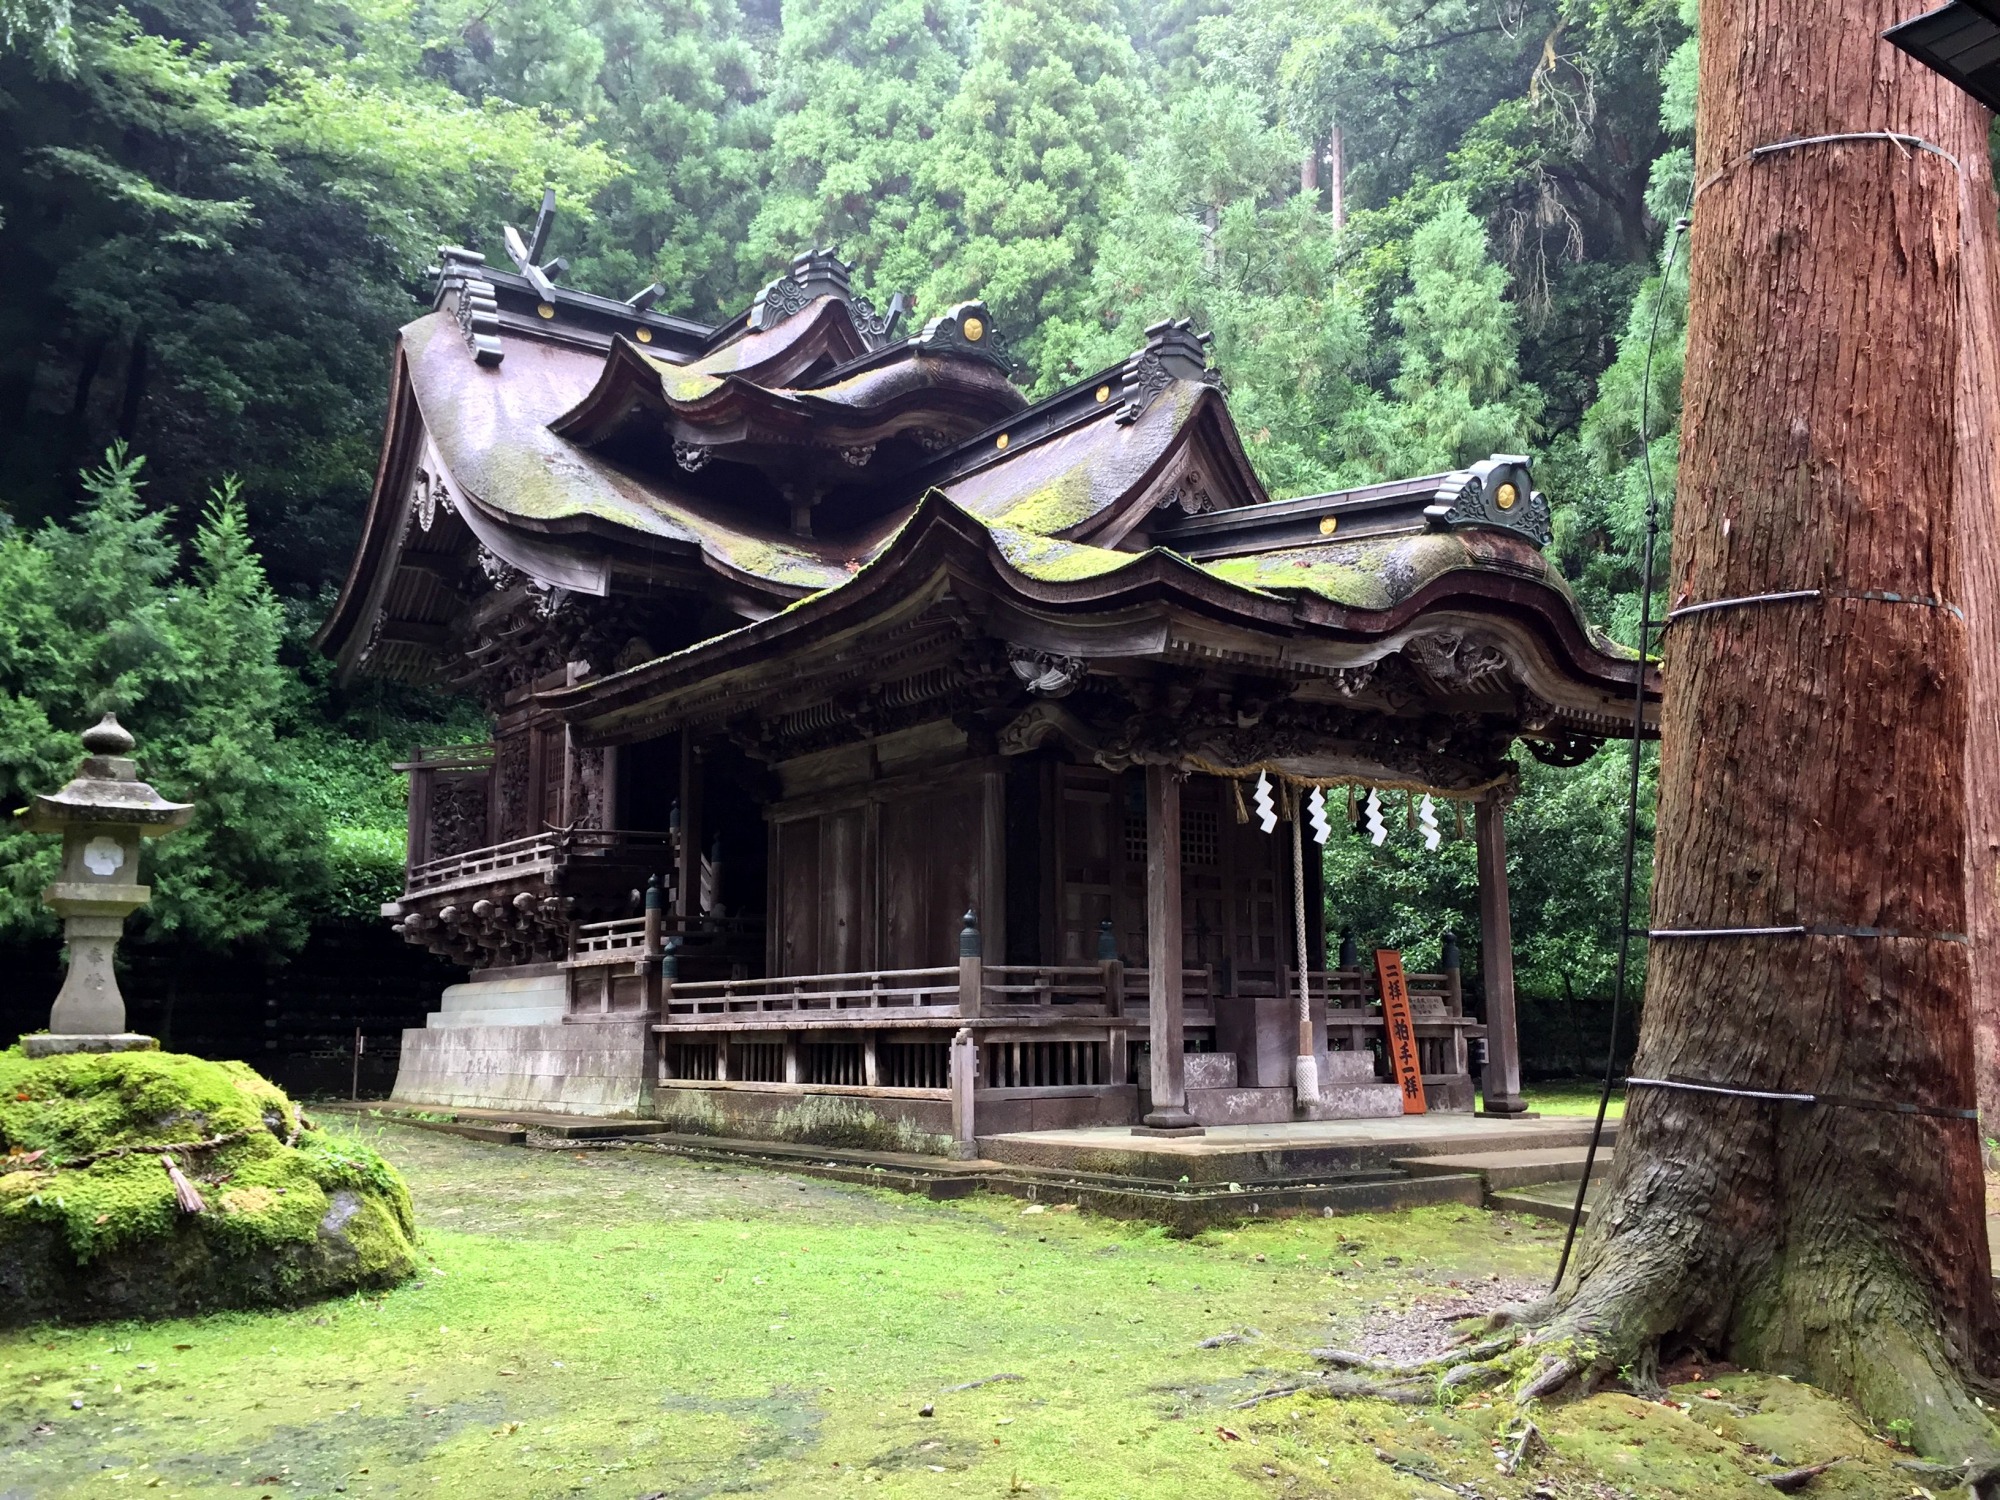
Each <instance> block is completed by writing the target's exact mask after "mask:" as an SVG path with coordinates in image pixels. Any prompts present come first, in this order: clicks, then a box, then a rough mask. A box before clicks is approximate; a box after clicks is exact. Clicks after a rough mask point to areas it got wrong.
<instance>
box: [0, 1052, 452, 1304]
mask: <svg viewBox="0 0 2000 1500" xmlns="http://www.w3.org/2000/svg"><path fill="white" fill-rule="evenodd" d="M162 1156H166V1157H167V1158H169V1159H170V1160H171V1161H172V1162H173V1164H174V1166H175V1167H176V1168H177V1169H178V1171H179V1172H180V1173H181V1175H182V1176H183V1177H184V1179H185V1180H186V1182H187V1184H188V1185H189V1186H190V1187H191V1188H192V1189H193V1191H194V1193H195V1195H197V1196H198V1197H199V1198H200V1200H201V1203H202V1206H201V1208H200V1209H199V1210H198V1211H190V1210H189V1209H188V1208H185V1207H183V1206H182V1204H181V1202H180V1198H179V1195H178V1193H177V1190H176V1185H175V1183H174V1180H173V1176H172V1174H170V1173H169V1171H168V1169H167V1166H166V1165H165V1163H164V1162H163V1161H162V1160H161V1158H162ZM415 1239H416V1222H415V1219H414V1217H413V1215H412V1213H411V1209H410V1195H409V1192H408V1190H407V1189H406V1188H405V1187H404V1186H403V1182H402V1179H401V1178H400V1177H398V1176H397V1175H396V1172H395V1170H394V1169H393V1168H391V1167H390V1166H389V1165H388V1163H386V1162H385V1161H383V1160H382V1159H381V1157H379V1156H377V1155H376V1154H375V1153H374V1152H373V1151H371V1150H369V1149H368V1148H367V1147H365V1146H362V1145H360V1144H358V1143H354V1142H349V1141H339V1140H335V1139H333V1138H331V1137H330V1136H328V1135H327V1134H326V1133H325V1132H323V1131H320V1130H319V1129H317V1128H316V1127H314V1126H313V1124H312V1123H311V1122H310V1121H309V1120H307V1119H306V1117H305V1115H304V1113H303V1112H302V1111H301V1110H300V1109H299V1107H298V1106H297V1105H295V1104H294V1103H292V1101H291V1100H290V1099H288V1098H286V1097H285V1094H284V1093H283V1091H281V1090H280V1089H278V1088H277V1087H276V1086H275V1085H273V1084H271V1083H269V1082H268V1081H266V1080H265V1079H263V1078H261V1077H259V1076H258V1075H257V1074H256V1073H255V1072H253V1071H252V1070H251V1069H250V1068H248V1067H246V1066H244V1065H243V1064H242V1063H235V1062H208V1061H206V1060H204V1059H202V1058H198V1057H187V1056H183V1055H180V1054H178V1053H172V1052H120V1053H78V1054H73V1055H70V1056H64V1057H51V1058H45V1059H42V1060H40V1061H30V1060H29V1059H28V1058H27V1057H26V1056H24V1055H23V1054H22V1051H21V1049H20V1048H19V1047H10V1048H7V1049H6V1050H4V1051H0V1326H8V1325H18V1324H22V1323H30V1322H36V1321H40V1320H43V1319H50V1318H69V1319H87V1318H114V1317H162V1316H167V1315H170V1314H177V1313H185V1312H193V1311H198V1310H201V1309H206V1308H217V1307H250V1306H262V1305H269V1304H283V1303H293V1302H299V1301H303V1300H306V1299H308V1298H312V1297H317V1296H323V1295H326V1294H328V1293H334V1292H347V1291H352V1290H355V1289H357V1288H362V1287H382V1286H389V1285H392V1284H394V1283H395V1282H398V1281H401V1280H402V1279H404V1278H405V1277H407V1276H409V1275H411V1274H412V1273H413V1272H414V1271H415V1270H416V1254H415V1251H414V1249H413V1245H414V1242H415Z"/></svg>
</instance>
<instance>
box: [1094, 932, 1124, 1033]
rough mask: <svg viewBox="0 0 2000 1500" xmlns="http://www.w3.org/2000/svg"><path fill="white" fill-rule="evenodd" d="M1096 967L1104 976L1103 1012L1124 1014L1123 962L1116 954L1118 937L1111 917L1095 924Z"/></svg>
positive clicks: (1110, 1014) (1117, 1015) (1115, 1016)
mask: <svg viewBox="0 0 2000 1500" xmlns="http://www.w3.org/2000/svg"><path fill="white" fill-rule="evenodd" d="M1097 968H1098V972H1099V973H1100V974H1102V975H1103V976H1104V1013H1105V1014H1106V1015H1107V1016H1112V1017H1114V1018H1118V1017H1123V1016H1124V1014H1125V963H1124V960H1122V959H1121V958H1119V956H1118V938H1117V936H1116V934H1114V933H1113V932H1112V930H1111V919H1110V918H1109V917H1106V918H1105V919H1104V920H1103V921H1102V922H1100V923H1098V924H1097Z"/></svg>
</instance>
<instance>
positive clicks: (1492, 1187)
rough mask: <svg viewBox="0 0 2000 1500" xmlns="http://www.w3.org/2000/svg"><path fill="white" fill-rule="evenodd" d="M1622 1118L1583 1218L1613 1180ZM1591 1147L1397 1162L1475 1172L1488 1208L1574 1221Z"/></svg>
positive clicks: (1599, 1163)
mask: <svg viewBox="0 0 2000 1500" xmlns="http://www.w3.org/2000/svg"><path fill="white" fill-rule="evenodd" d="M1617 1129H1618V1126H1617V1122H1616V1121H1615V1120H1612V1121H1606V1122H1605V1126H1604V1141H1603V1144H1602V1145H1600V1146H1599V1147H1598V1149H1597V1160H1596V1161H1595V1162H1594V1163H1592V1165H1591V1169H1590V1190H1589V1192H1588V1193H1587V1194H1586V1195H1585V1197H1584V1204H1583V1222H1585V1223H1586V1224H1587V1223H1589V1222H1590V1209H1591V1205H1592V1204H1593V1203H1595V1202H1596V1201H1597V1199H1598V1197H1599V1196H1600V1195H1601V1194H1602V1192H1603V1191H1604V1184H1605V1183H1606V1182H1608V1181H1610V1180H1611V1160H1612V1153H1613V1151H1614V1149H1615V1144H1616V1141H1617V1138H1618V1137H1617ZM1588 1154H1589V1146H1588V1144H1587V1143H1586V1144H1585V1145H1580V1146H1533V1147H1522V1148H1517V1149H1514V1150H1505V1151H1462V1152H1453V1153H1451V1154H1450V1155H1446V1156H1424V1157H1408V1158H1405V1159H1403V1160H1402V1161H1399V1162H1397V1163H1396V1165H1397V1166H1399V1167H1401V1168H1402V1169H1403V1170H1404V1171H1406V1172H1408V1173H1410V1174H1411V1175H1412V1176H1416V1177H1424V1176H1429V1175H1431V1174H1434V1173H1451V1174H1455V1173H1461V1172H1470V1173H1472V1174H1474V1175H1476V1176H1477V1177H1478V1178H1479V1180H1480V1183H1481V1184H1482V1185H1483V1187H1484V1188H1485V1192H1486V1206H1487V1207H1488V1208H1491V1209H1497V1210H1501V1211H1503V1212H1507V1213H1517V1214H1531V1215H1533V1216H1534V1217H1536V1218H1541V1219H1559V1220H1561V1221H1563V1222H1564V1223H1567V1222H1568V1221H1569V1216H1570V1214H1571V1213H1572V1212H1573V1211H1574V1210H1575V1208H1576V1185H1577V1183H1579V1182H1581V1181H1582V1180H1583V1166H1584V1162H1585V1160H1586V1159H1587V1157H1588Z"/></svg>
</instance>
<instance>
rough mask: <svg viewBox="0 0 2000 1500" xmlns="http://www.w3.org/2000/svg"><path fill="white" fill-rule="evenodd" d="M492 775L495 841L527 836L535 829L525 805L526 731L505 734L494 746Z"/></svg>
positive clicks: (526, 802) (526, 774)
mask: <svg viewBox="0 0 2000 1500" xmlns="http://www.w3.org/2000/svg"><path fill="white" fill-rule="evenodd" d="M493 775H494V777H495V791H494V810H495V812H496V814H497V817H496V820H495V821H496V822H497V823H498V824H499V826H498V827H497V828H495V829H494V830H493V832H494V834H495V835H496V837H495V839H494V842H495V843H502V844H504V843H506V842H507V841H508V840H509V839H518V838H526V837H527V836H528V835H529V834H530V833H533V832H534V831H535V830H534V829H532V828H530V827H529V826H528V825H529V814H530V811H531V809H530V807H529V804H528V790H529V789H528V737H527V736H526V735H525V734H512V735H507V736H505V737H504V738H502V739H501V740H499V741H498V742H497V743H496V744H495V745H494V747H493Z"/></svg>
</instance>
